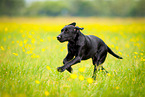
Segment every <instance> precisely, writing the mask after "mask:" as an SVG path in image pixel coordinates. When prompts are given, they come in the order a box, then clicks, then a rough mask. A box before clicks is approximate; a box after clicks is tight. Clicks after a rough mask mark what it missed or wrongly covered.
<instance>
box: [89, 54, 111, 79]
mask: <svg viewBox="0 0 145 97" xmlns="http://www.w3.org/2000/svg"><path fill="white" fill-rule="evenodd" d="M106 56H107V52H106V51H104V52H100V53H97V54H96V55H95V56H94V57H93V65H94V72H93V76H92V78H94V80H95V79H96V73H97V72H98V71H99V70H105V68H104V67H103V66H101V64H103V63H104V61H105V59H106ZM105 72H106V73H108V71H106V70H105Z"/></svg>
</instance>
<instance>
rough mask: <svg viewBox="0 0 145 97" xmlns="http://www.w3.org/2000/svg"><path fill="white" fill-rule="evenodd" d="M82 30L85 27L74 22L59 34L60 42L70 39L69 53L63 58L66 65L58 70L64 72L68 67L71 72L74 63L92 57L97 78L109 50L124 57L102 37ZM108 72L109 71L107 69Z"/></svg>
mask: <svg viewBox="0 0 145 97" xmlns="http://www.w3.org/2000/svg"><path fill="white" fill-rule="evenodd" d="M80 30H83V28H79V27H78V26H76V23H75V22H73V23H71V24H69V25H67V26H65V27H64V28H63V29H62V30H61V33H60V34H59V35H58V36H57V39H58V40H59V41H60V42H65V41H68V54H67V56H66V57H65V58H64V60H63V64H64V65H63V66H61V67H58V68H57V70H58V71H59V72H63V71H65V69H67V71H69V72H70V73H71V72H72V67H71V66H72V65H74V64H76V63H79V62H81V60H87V59H89V58H92V61H93V65H94V72H93V78H94V79H95V77H96V76H95V73H96V71H97V70H98V68H97V67H98V66H99V65H101V64H102V63H103V62H104V61H105V58H106V56H107V52H109V53H110V54H112V55H113V56H114V57H116V58H118V59H122V57H120V56H118V55H116V54H115V53H114V52H113V51H112V50H111V49H110V48H109V47H108V46H107V45H106V44H105V43H104V42H103V40H101V39H100V38H98V37H96V36H93V35H84V34H82V33H81V32H80ZM101 70H105V69H104V68H103V66H101ZM105 71H106V70H105ZM106 73H108V72H107V71H106Z"/></svg>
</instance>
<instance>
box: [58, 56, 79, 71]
mask: <svg viewBox="0 0 145 97" xmlns="http://www.w3.org/2000/svg"><path fill="white" fill-rule="evenodd" d="M79 62H81V57H79V56H77V57H75V58H74V59H73V60H71V61H69V62H67V63H66V64H64V65H63V66H61V67H58V68H57V70H58V71H59V72H63V71H65V69H67V68H69V67H71V66H72V65H74V64H76V63H79Z"/></svg>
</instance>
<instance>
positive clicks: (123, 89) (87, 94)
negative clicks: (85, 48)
mask: <svg viewBox="0 0 145 97" xmlns="http://www.w3.org/2000/svg"><path fill="white" fill-rule="evenodd" d="M15 21H16V20H15ZM7 22H8V23H5V22H2V23H0V96H1V97H40V96H46V95H45V91H48V92H49V96H50V97H100V96H101V97H124V96H126V97H128V96H131V97H145V93H144V92H145V56H144V55H145V47H144V44H145V29H144V28H145V24H144V23H137V24H136V23H134V25H136V26H137V27H138V29H137V28H135V26H134V25H133V26H132V25H131V24H126V22H127V21H126V20H124V23H121V25H120V24H116V25H117V26H114V25H115V24H110V25H108V28H107V29H106V28H105V27H106V25H105V24H100V25H101V27H102V28H97V27H96V29H99V32H96V31H94V30H92V31H90V32H89V31H88V30H84V31H83V33H85V34H94V35H96V36H99V37H100V38H102V39H103V40H104V41H105V42H106V44H108V45H109V46H110V48H111V49H112V50H113V51H114V52H115V53H117V54H118V55H120V56H122V57H123V60H119V59H116V58H115V57H113V56H112V55H110V54H108V56H107V59H106V61H105V62H104V64H103V65H104V67H105V68H106V69H107V70H108V71H109V73H110V75H106V74H105V73H104V72H103V71H102V72H98V73H97V78H96V80H95V81H94V82H93V83H90V84H89V83H88V82H87V79H88V78H90V77H92V73H93V64H92V60H91V59H89V60H86V61H82V62H81V63H79V64H76V65H74V66H73V71H74V74H76V75H77V78H76V79H72V78H71V77H70V75H71V74H70V73H68V72H67V71H65V72H63V73H59V72H58V71H57V70H56V68H57V67H59V66H62V65H63V64H62V61H63V58H64V57H65V56H66V54H67V48H66V46H67V42H66V43H59V42H58V41H57V40H56V36H57V35H58V34H59V32H60V31H56V30H55V28H54V32H52V31H49V29H50V28H49V26H46V24H43V23H42V24H41V25H39V24H29V25H28V24H25V23H9V21H7ZM40 22H41V21H40ZM66 24H67V23H66ZM55 25H57V22H56V24H55ZM93 25H94V24H93ZM98 25H99V23H98ZM42 26H43V28H44V27H45V30H44V29H43V28H41V27H42ZM52 26H53V25H52ZM61 26H63V25H61ZM94 26H95V25H94ZM37 27H40V28H37ZM121 27H122V28H121ZM85 28H86V29H87V25H86V27H85ZM103 28H104V29H106V30H105V31H104V30H102V31H101V30H100V29H103ZM51 29H52V28H51ZM89 29H91V28H89ZM112 29H113V30H114V29H116V30H114V31H116V32H113V31H112ZM117 29H118V30H117ZM130 29H131V30H130ZM33 32H34V33H33ZM24 35H25V37H24ZM30 35H31V36H30ZM26 39H27V43H26V44H25V43H24V40H26ZM34 39H35V40H34ZM42 39H43V41H42ZM32 40H34V43H32V42H31V41H32ZM28 44H29V45H28ZM30 45H31V46H30ZM3 48H4V49H3ZM42 49H43V50H42ZM44 49H45V51H44ZM23 50H25V51H23ZM28 51H31V52H32V53H31V52H30V53H29V52H28ZM118 52H121V53H118ZM136 52H137V53H136ZM13 53H17V54H18V56H16V55H14V54H13ZM33 54H35V55H34V56H32V55H33ZM37 55H38V56H37ZM46 66H49V67H50V68H51V69H50V70H48V69H47V68H46ZM81 67H84V68H85V71H84V72H80V71H79V68H81ZM79 75H82V76H84V80H83V81H81V80H79V78H78V77H79ZM36 80H38V81H39V82H40V83H39V84H37V83H35V81H36Z"/></svg>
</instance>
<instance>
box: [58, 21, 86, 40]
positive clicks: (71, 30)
mask: <svg viewBox="0 0 145 97" xmlns="http://www.w3.org/2000/svg"><path fill="white" fill-rule="evenodd" d="M83 29H84V28H79V27H78V26H76V23H75V22H73V23H71V24H69V25H66V26H65V27H64V28H62V29H61V33H60V34H59V35H58V36H57V39H58V40H59V41H60V42H65V41H73V40H74V39H75V37H76V35H77V33H79V31H80V30H83Z"/></svg>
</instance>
